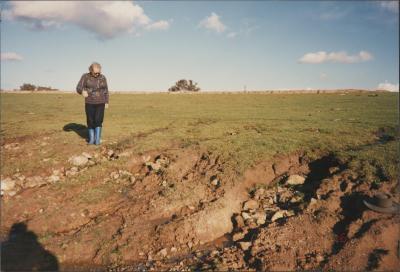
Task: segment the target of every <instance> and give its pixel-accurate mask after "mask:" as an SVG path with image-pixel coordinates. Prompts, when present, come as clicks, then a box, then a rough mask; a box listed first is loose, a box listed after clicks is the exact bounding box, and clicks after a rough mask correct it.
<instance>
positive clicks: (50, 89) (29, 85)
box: [20, 83, 57, 91]
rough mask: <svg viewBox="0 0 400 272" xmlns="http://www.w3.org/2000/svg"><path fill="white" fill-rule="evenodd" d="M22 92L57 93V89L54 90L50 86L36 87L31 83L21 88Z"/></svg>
mask: <svg viewBox="0 0 400 272" xmlns="http://www.w3.org/2000/svg"><path fill="white" fill-rule="evenodd" d="M20 90H21V91H57V89H53V88H51V87H50V86H49V87H44V86H35V85H33V84H30V83H24V84H23V85H22V86H21V87H20Z"/></svg>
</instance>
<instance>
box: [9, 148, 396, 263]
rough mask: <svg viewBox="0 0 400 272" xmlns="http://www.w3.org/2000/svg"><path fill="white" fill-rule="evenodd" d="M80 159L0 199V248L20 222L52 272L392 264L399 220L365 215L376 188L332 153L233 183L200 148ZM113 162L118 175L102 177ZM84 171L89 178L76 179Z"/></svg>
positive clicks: (102, 153) (263, 168) (274, 166)
mask: <svg viewBox="0 0 400 272" xmlns="http://www.w3.org/2000/svg"><path fill="white" fill-rule="evenodd" d="M96 152H97V153H96ZM89 155H90V156H88V157H90V158H88V159H87V161H91V164H90V167H89V166H82V167H77V169H75V170H74V171H72V170H71V167H70V166H68V167H65V169H64V172H63V173H61V175H62V178H61V179H60V180H59V181H57V182H50V183H46V184H41V185H40V186H32V187H29V188H26V187H24V184H25V183H24V181H20V183H19V184H18V186H20V187H19V188H20V190H19V191H18V192H17V193H16V194H14V195H12V196H10V195H4V196H3V197H2V226H1V235H2V240H3V241H5V242H6V245H8V248H12V247H13V243H15V242H13V241H14V240H12V239H11V238H10V235H9V234H10V229H12V227H13V226H15V224H21V223H22V224H25V225H26V228H27V230H29V231H30V232H32V233H34V234H35V235H36V236H37V239H38V241H40V244H41V245H42V246H43V248H44V252H47V253H48V252H51V254H53V255H54V256H55V257H56V258H57V261H58V263H59V268H60V269H61V270H71V269H73V270H82V271H83V270H87V269H88V268H90V267H91V268H96V267H101V268H106V269H108V270H112V269H120V270H121V271H124V270H126V271H129V270H130V269H155V270H161V269H162V270H182V269H185V268H191V269H218V270H227V269H246V270H295V269H319V268H322V269H330V268H332V269H338V270H365V269H371V270H372V269H379V270H391V269H393V270H394V269H395V268H396V267H398V265H399V259H398V258H397V254H398V252H397V246H398V240H397V237H398V228H397V226H398V217H395V216H393V215H386V214H379V213H375V212H373V211H370V210H367V209H366V208H365V206H364V205H363V203H362V200H363V198H364V197H365V196H366V195H371V194H372V193H373V190H372V191H370V188H369V186H367V185H366V184H364V183H363V182H362V180H360V179H359V178H358V177H357V176H356V175H355V173H352V172H350V171H349V170H347V169H346V167H345V166H344V165H341V164H339V162H338V161H337V160H336V159H335V158H334V157H332V156H329V155H327V156H323V157H321V158H319V159H317V160H310V159H309V158H308V157H307V156H305V155H303V154H301V153H298V154H292V155H290V156H279V157H275V158H274V159H273V160H271V161H263V162H260V163H258V164H257V165H256V166H255V167H253V168H251V169H249V170H248V171H246V173H245V174H244V175H243V176H242V177H237V176H236V173H235V172H234V170H232V169H231V168H230V167H227V165H226V164H225V162H224V161H222V160H221V159H220V157H219V156H218V154H213V153H211V152H208V151H207V150H202V149H200V148H171V149H167V150H163V151H152V152H147V153H145V154H133V153H131V152H128V151H123V152H122V151H121V152H120V153H113V152H112V151H111V152H109V150H97V151H93V152H92V153H91V154H89ZM84 160H85V159H84ZM110 160H117V161H118V160H119V161H118V162H120V163H119V164H118V167H117V168H115V169H110V168H102V164H104V165H105V164H107V163H109V161H110ZM93 169H95V170H98V171H93ZM104 169H106V170H104ZM85 171H92V172H94V173H93V175H92V176H91V179H89V180H88V181H86V182H77V177H78V176H79V175H82V174H84V173H85ZM61 185H63V186H61ZM390 186H391V185H390V184H389V183H388V184H386V185H384V187H383V189H382V188H381V190H385V191H387V192H391V190H392V189H393V188H392V187H390ZM14 246H15V245H14ZM3 252H4V250H3ZM6 253H7V248H6ZM6 253H5V254H6ZM7 258H8V262H7V265H8V267H9V268H13V265H15V266H17V267H18V268H21V262H18V261H17V260H16V259H13V258H16V255H12V254H9V255H7ZM37 259H38V258H36V260H37ZM27 260H28V262H27V263H25V265H26V266H30V267H32V262H34V260H31V259H29V258H27ZM18 265H19V266H18ZM14 268H15V267H14Z"/></svg>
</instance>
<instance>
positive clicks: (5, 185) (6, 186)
mask: <svg viewBox="0 0 400 272" xmlns="http://www.w3.org/2000/svg"><path fill="white" fill-rule="evenodd" d="M14 187H15V180H12V179H11V178H5V179H3V180H2V181H1V194H3V192H5V191H11V190H12V189H14Z"/></svg>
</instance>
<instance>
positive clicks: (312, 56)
mask: <svg viewBox="0 0 400 272" xmlns="http://www.w3.org/2000/svg"><path fill="white" fill-rule="evenodd" d="M372 59H373V56H372V54H371V53H369V52H367V51H360V52H359V53H358V54H357V55H348V54H347V53H346V52H345V51H339V52H330V53H327V52H325V51H319V52H315V53H307V54H305V55H304V56H302V57H301V58H300V59H299V60H298V61H299V62H300V63H311V64H320V63H324V62H339V63H356V62H362V61H368V60H372Z"/></svg>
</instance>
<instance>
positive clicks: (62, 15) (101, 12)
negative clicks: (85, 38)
mask: <svg viewBox="0 0 400 272" xmlns="http://www.w3.org/2000/svg"><path fill="white" fill-rule="evenodd" d="M9 5H10V8H9V9H7V10H6V11H5V18H6V19H11V20H20V21H24V22H26V23H27V24H28V25H29V26H30V27H32V28H35V29H47V28H49V27H53V26H59V25H61V24H65V23H71V24H75V25H78V26H79V27H82V28H84V29H86V30H88V31H90V32H93V33H95V34H96V35H97V36H98V37H99V38H103V39H108V38H113V37H115V36H117V35H119V34H122V33H132V32H137V30H138V29H146V28H148V29H167V28H168V26H169V24H168V22H166V21H156V22H153V21H152V20H151V19H150V18H149V17H148V16H147V15H146V14H145V13H144V10H143V8H142V7H140V6H139V5H137V4H134V3H133V2H131V1H107V2H106V1H26V2H23V1H13V2H10V3H9Z"/></svg>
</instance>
